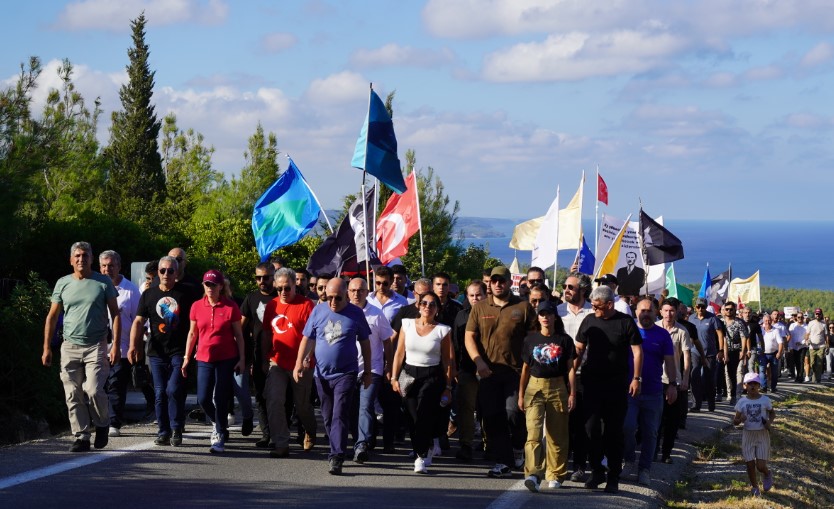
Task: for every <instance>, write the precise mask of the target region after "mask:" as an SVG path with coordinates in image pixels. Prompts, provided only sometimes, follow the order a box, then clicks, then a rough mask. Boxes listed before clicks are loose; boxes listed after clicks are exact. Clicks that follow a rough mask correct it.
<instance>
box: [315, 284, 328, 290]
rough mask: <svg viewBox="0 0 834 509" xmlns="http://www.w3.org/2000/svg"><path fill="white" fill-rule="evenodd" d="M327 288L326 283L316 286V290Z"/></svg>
mask: <svg viewBox="0 0 834 509" xmlns="http://www.w3.org/2000/svg"><path fill="white" fill-rule="evenodd" d="M325 288H327V286H326V285H319V286H317V287H316V290H320V291H324V289H325Z"/></svg>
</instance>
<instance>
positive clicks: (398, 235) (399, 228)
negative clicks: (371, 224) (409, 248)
mask: <svg viewBox="0 0 834 509" xmlns="http://www.w3.org/2000/svg"><path fill="white" fill-rule="evenodd" d="M385 222H388V223H391V224H393V229H394V232H393V239H392V240H390V241H387V242H386V244H387V245H388V246H389V249H387V250H386V251H385V253H387V252H388V251H390V247H394V246H399V245H400V243H401V242H402V240H403V237H405V221H403V216H402V214H397V213H393V214H388V215H387V216H385V217H383V218H382V219H380V221H379V223H380V224H383V223H385ZM380 230H382V228H380ZM389 231H390V230H389V229H386V230H385V232H380V233H381V235H380V237H382V238H385V237H386V235H385V234H386V233H388V232H389Z"/></svg>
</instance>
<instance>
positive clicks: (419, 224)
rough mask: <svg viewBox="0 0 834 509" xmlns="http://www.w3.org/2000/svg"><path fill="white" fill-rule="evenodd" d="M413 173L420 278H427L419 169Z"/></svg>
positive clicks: (414, 169)
mask: <svg viewBox="0 0 834 509" xmlns="http://www.w3.org/2000/svg"><path fill="white" fill-rule="evenodd" d="M411 172H412V173H414V199H415V200H417V228H418V229H419V230H420V276H421V277H426V259H425V257H424V256H423V219H422V218H421V217H420V215H421V212H420V210H421V209H422V207H421V206H420V186H419V185H417V181H418V177H419V176H420V175H419V174H418V173H417V168H412V169H411Z"/></svg>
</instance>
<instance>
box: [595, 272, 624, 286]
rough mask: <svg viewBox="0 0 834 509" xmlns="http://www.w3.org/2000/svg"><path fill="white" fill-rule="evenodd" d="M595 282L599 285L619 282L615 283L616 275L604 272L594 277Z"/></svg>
mask: <svg viewBox="0 0 834 509" xmlns="http://www.w3.org/2000/svg"><path fill="white" fill-rule="evenodd" d="M594 281H595V282H597V283H599V284H601V285H609V284H612V283H613V284H615V285H616V284H619V283H617V277H616V276H615V275H614V274H606V275H604V276H602V277H600V278H597V279H594Z"/></svg>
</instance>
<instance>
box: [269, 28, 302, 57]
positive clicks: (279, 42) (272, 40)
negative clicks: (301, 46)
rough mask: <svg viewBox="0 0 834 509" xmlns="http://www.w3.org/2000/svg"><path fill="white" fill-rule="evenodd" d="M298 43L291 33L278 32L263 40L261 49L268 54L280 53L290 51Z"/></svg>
mask: <svg viewBox="0 0 834 509" xmlns="http://www.w3.org/2000/svg"><path fill="white" fill-rule="evenodd" d="M297 43H298V38H297V37H296V36H295V35H293V34H289V33H283V32H276V33H272V34H267V35H265V36H263V37H262V38H261V48H262V49H263V50H264V51H266V52H267V53H278V52H281V51H284V50H286V49H290V48H292V47H293V46H295V45H296V44H297Z"/></svg>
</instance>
